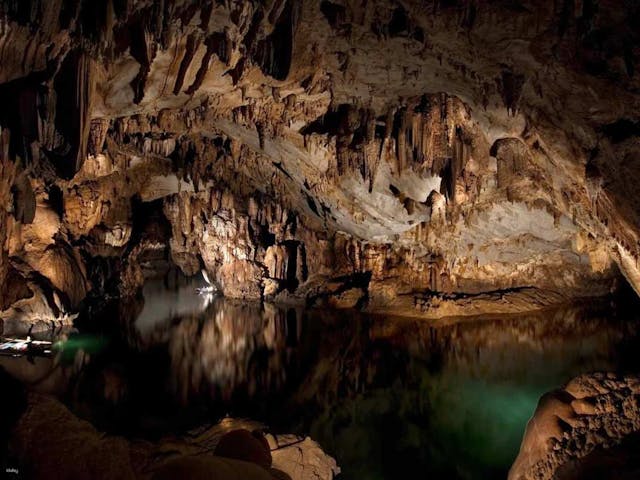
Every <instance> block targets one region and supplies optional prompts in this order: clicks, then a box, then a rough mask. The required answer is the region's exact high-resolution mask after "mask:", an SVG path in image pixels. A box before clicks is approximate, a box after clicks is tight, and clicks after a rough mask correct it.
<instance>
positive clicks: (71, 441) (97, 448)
mask: <svg viewBox="0 0 640 480" xmlns="http://www.w3.org/2000/svg"><path fill="white" fill-rule="evenodd" d="M261 428H263V426H262V425H260V424H258V423H256V422H251V421H244V420H236V419H231V418H226V419H224V420H222V422H221V423H219V424H217V425H213V426H210V427H207V428H202V429H200V430H199V431H196V432H192V433H191V434H189V435H187V436H186V437H185V438H184V439H177V438H167V439H164V440H161V441H159V442H156V443H153V444H152V443H149V442H146V441H142V440H138V441H130V440H126V439H124V438H121V437H116V436H109V435H105V434H103V433H100V432H98V431H97V430H95V428H94V427H92V426H91V425H90V424H89V423H88V422H86V421H83V420H80V419H79V418H77V417H76V416H74V415H73V414H72V413H71V412H70V411H69V410H67V409H66V408H65V407H64V406H63V405H62V404H61V403H60V402H58V401H57V400H55V399H54V398H53V397H50V396H47V395H43V394H38V393H29V394H28V395H27V405H26V407H25V408H24V413H22V414H21V415H20V416H19V418H18V420H17V422H16V423H15V425H14V426H13V430H12V434H11V439H10V442H9V451H10V452H11V454H12V457H13V458H14V459H16V460H17V462H18V464H17V465H16V466H15V468H17V469H18V470H19V471H20V474H21V475H26V476H30V477H38V478H39V477H43V476H45V477H47V478H87V477H92V478H100V479H116V478H140V479H147V478H149V479H151V478H153V479H162V478H177V477H180V478H185V477H186V478H211V476H212V475H214V476H215V478H221V479H229V480H231V479H256V480H261V479H264V480H269V479H278V480H281V479H290V480H307V479H312V478H313V479H323V480H331V479H332V478H333V477H334V476H335V475H336V474H338V473H339V472H340V469H339V468H338V467H337V465H336V463H335V461H334V460H333V459H332V458H331V457H329V456H328V455H326V454H325V453H324V452H323V451H322V450H321V449H320V447H319V446H318V444H317V443H316V442H314V441H312V440H311V439H310V438H308V437H307V438H298V437H296V436H294V435H271V434H269V435H268V436H267V439H266V441H264V447H263V449H264V454H263V455H262V456H263V457H265V455H266V457H265V458H268V463H267V464H264V465H263V464H261V463H260V462H259V461H257V459H256V458H255V451H256V447H255V445H254V444H253V443H254V442H255V441H254V442H251V441H248V439H249V440H251V438H252V437H251V434H250V431H249V430H248V429H251V430H256V431H258V430H259V429H261ZM238 432H246V435H241V436H240V438H239V439H235V440H234V439H229V435H233V434H234V433H236V434H237V433H238ZM236 437H237V435H236ZM256 438H264V437H263V436H262V434H260V435H259V436H256ZM228 439H229V440H231V441H229V440H228ZM223 444H224V446H223ZM221 447H222V448H221ZM258 448H260V444H259V443H258ZM35 459H37V461H35Z"/></svg>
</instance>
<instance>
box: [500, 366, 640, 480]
mask: <svg viewBox="0 0 640 480" xmlns="http://www.w3.org/2000/svg"><path fill="white" fill-rule="evenodd" d="M639 393H640V379H639V378H638V376H637V375H627V376H623V375H616V374H613V373H598V374H589V375H582V376H580V377H577V378H575V379H573V380H571V381H570V382H569V383H568V384H567V385H565V386H564V388H562V389H560V390H557V391H554V392H550V393H548V394H546V395H544V396H543V397H542V398H541V399H540V403H539V404H538V408H537V409H536V411H535V413H534V414H533V417H532V419H531V420H530V421H529V423H528V425H527V430H526V433H525V435H524V439H523V441H522V446H521V449H520V453H519V455H518V458H517V459H516V461H515V463H514V464H513V467H512V468H511V471H510V472H509V479H551V478H557V479H578V478H633V476H634V475H637V472H638V463H637V450H635V448H636V447H637V435H638V431H639V430H640V396H639ZM607 465H608V467H607ZM598 475H600V476H599V477H598Z"/></svg>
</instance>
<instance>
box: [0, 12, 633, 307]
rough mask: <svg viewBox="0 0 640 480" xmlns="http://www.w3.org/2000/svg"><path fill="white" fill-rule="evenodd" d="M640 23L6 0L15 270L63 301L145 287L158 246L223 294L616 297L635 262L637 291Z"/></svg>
mask: <svg viewBox="0 0 640 480" xmlns="http://www.w3.org/2000/svg"><path fill="white" fill-rule="evenodd" d="M639 18H640V14H639V9H638V7H637V6H634V5H633V4H625V5H624V6H623V7H620V6H619V5H617V3H616V2H612V1H605V0H601V1H588V2H586V1H585V2H574V1H567V2H548V3H546V4H540V2H533V1H531V2H527V1H520V2H501V1H497V2H480V1H476V0H469V1H453V2H442V1H433V2H426V3H425V2H417V1H416V2H412V1H404V2H396V1H391V0H376V1H368V2H365V3H364V4H362V3H359V2H350V1H344V2H330V1H328V0H323V1H321V2H317V1H310V0H307V1H304V2H302V1H294V0H276V1H270V2H264V3H258V2H223V3H222V2H221V3H218V2H209V1H200V2H182V1H179V0H171V1H164V2H151V1H120V0H101V1H98V2H88V1H83V0H75V1H53V2H49V1H46V2H45V1H39V0H31V1H24V2H12V1H3V2H1V3H0V65H2V67H1V68H0V97H1V98H2V100H3V103H4V105H6V106H7V107H6V108H5V109H3V112H2V113H1V114H0V125H1V126H2V135H3V136H2V139H3V140H2V146H3V148H2V150H1V152H2V159H1V160H2V168H3V169H2V171H1V172H0V173H1V175H0V179H1V180H2V182H3V183H2V188H0V192H1V193H2V195H4V196H3V197H2V199H3V200H6V201H5V202H3V204H4V205H6V208H5V209H4V210H3V211H2V212H0V220H2V223H1V224H0V225H1V227H2V228H0V240H3V241H2V245H3V250H2V258H1V259H0V281H2V280H6V279H7V278H8V276H9V273H10V268H11V270H12V271H14V273H15V275H13V277H12V278H18V277H20V278H22V280H20V281H19V283H20V284H21V285H22V286H23V287H24V286H25V285H26V287H25V288H26V290H24V288H21V289H17V288H16V291H18V290H19V294H16V295H17V297H20V299H21V300H22V301H23V304H22V306H21V307H20V308H21V309H22V311H24V310H25V309H26V308H27V307H26V306H25V305H26V304H25V302H27V300H26V299H28V298H32V299H33V300H32V301H31V304H33V302H34V301H35V299H36V298H40V297H43V298H44V300H42V299H40V300H39V301H40V306H39V307H38V309H36V310H37V311H39V312H40V313H39V315H41V316H48V317H47V318H49V317H50V318H59V317H60V314H61V312H67V311H73V310H74V309H77V308H78V306H79V304H80V303H81V301H82V299H83V298H84V297H85V296H86V295H87V294H91V293H90V292H93V294H96V295H98V294H99V293H100V292H103V291H104V290H105V289H108V288H115V289H116V290H117V291H118V293H119V294H123V295H131V294H133V293H134V292H135V291H136V290H137V288H138V287H139V286H140V284H141V283H142V281H143V279H144V271H145V265H146V263H148V260H149V258H154V255H155V256H164V257H166V258H171V259H172V261H173V262H175V263H176V264H177V265H179V266H180V267H181V268H182V269H183V270H184V271H185V272H186V273H195V272H197V271H198V270H200V269H202V268H204V269H206V270H207V271H208V272H209V274H210V277H211V278H213V279H215V280H216V282H217V283H218V285H219V286H220V287H221V289H222V290H223V292H224V293H225V294H227V295H229V296H236V297H251V298H273V299H277V300H281V301H288V302H297V303H306V304H329V305H333V306H361V307H365V308H370V309H373V310H384V309H396V310H398V311H400V310H402V311H403V312H404V313H409V314H418V315H424V316H429V315H441V314H446V313H460V312H463V311H464V308H461V307H460V305H459V304H456V301H457V299H459V298H460V296H461V295H466V296H469V295H476V296H479V295H483V294H487V293H488V292H496V291H497V292H500V293H499V294H500V295H501V296H505V295H506V296H507V298H511V297H509V295H512V294H513V295H516V296H515V297H513V299H514V300H513V301H506V302H503V303H506V304H508V306H506V307H504V308H506V309H507V310H509V309H511V310H513V311H519V310H520V309H525V308H527V306H528V307H531V306H540V305H544V304H545V303H546V302H548V301H559V300H566V299H569V298H575V297H581V296H590V295H600V294H603V293H606V292H608V291H609V290H610V289H611V288H612V287H613V285H614V284H615V282H616V281H617V276H618V271H619V270H620V271H621V272H622V273H623V274H624V276H625V277H626V278H627V280H628V281H629V283H631V285H632V286H634V288H636V289H638V288H639V286H640V270H639V269H638V254H639V252H640V244H639V242H638V231H639V228H640V220H639V218H638V217H637V212H638V211H639V210H638V208H637V206H638V205H637V202H638V196H637V191H636V190H637V189H636V187H635V185H636V184H637V177H638V175H640V169H638V168H637V167H638V165H637V159H638V151H639V149H638V134H639V133H640V131H639V130H638V125H639V124H640V120H638V112H639V111H640V109H639V108H638V107H640V100H639V98H640V97H639V96H638V94H637V91H638V87H639V84H638V74H637V72H636V68H635V67H636V64H637V62H638V57H639V55H640V53H639V49H638V31H640V28H638V26H639V25H638V22H639ZM141 204H147V205H153V208H154V209H155V210H153V211H154V212H155V213H154V215H155V217H154V218H153V219H147V218H146V217H145V215H140V214H139V213H137V212H141V211H142V210H141V208H140V205H141ZM161 224H162V225H161ZM154 252H155V253H154ZM9 265H11V267H9ZM16 275H17V276H16ZM114 279H115V280H114ZM5 283H6V282H5ZM13 283H14V284H16V283H15V282H13ZM531 288H534V289H538V290H541V291H545V292H548V294H547V296H546V297H545V296H544V295H538V294H532V293H531V290H530V289H531ZM29 291H31V292H32V293H33V292H41V293H42V294H41V295H40V294H39V293H38V294H33V295H32V297H29V294H28V292H29ZM54 294H55V295H54ZM4 295H5V296H8V293H4ZM16 295H14V296H16ZM479 298H484V297H479ZM489 298H490V297H489ZM545 298H547V299H548V300H545ZM0 300H1V298H0ZM16 301H18V300H16V298H12V302H11V303H15V302H16ZM452 302H453V303H452ZM27 303H28V302H27ZM485 303H486V305H487V306H488V305H489V304H490V302H489V301H486V302H485ZM31 304H30V305H31ZM8 306H9V305H3V308H4V309H5V310H4V313H3V315H4V318H7V317H8V315H9V313H7V311H8V310H6V309H7V308H8ZM15 307H16V306H15V305H14V307H13V310H12V311H11V312H12V313H11V314H12V315H15V313H16V311H17V310H16V308H15ZM29 308H31V309H32V310H33V309H34V308H35V307H33V306H32V305H31V306H30V307H29Z"/></svg>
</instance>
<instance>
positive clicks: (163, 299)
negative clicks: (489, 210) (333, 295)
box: [3, 283, 640, 479]
mask: <svg viewBox="0 0 640 480" xmlns="http://www.w3.org/2000/svg"><path fill="white" fill-rule="evenodd" d="M118 308H119V309H118V310H112V311H109V312H106V313H105V314H104V315H102V317H100V318H98V317H97V318H94V319H90V320H91V322H89V324H90V325H92V327H91V328H93V329H94V331H93V332H88V331H87V330H86V329H84V332H83V333H78V334H73V335H71V336H70V337H69V338H68V339H67V340H66V341H61V343H60V344H59V348H60V349H61V351H62V355H64V357H65V359H66V364H67V365H68V367H66V368H67V369H66V370H64V369H63V371H62V372H58V374H57V375H58V378H56V379H55V380H52V381H51V383H52V385H55V389H57V391H58V393H59V394H60V395H61V396H62V398H63V399H64V400H65V401H66V402H67V403H68V405H70V407H71V408H72V409H73V410H74V411H75V412H76V413H77V414H78V415H80V416H83V417H85V418H87V419H89V420H90V421H92V422H93V423H94V424H95V425H96V426H97V427H98V428H100V429H104V430H107V431H111V432H115V433H120V434H124V435H127V436H135V437H140V436H142V437H147V438H151V439H153V438H155V437H158V436H160V435H163V434H166V433H180V432H181V431H185V430H187V429H189V428H193V427H195V426H197V425H200V424H203V423H207V422H214V421H216V420H217V419H219V418H220V417H222V416H224V415H226V414H229V415H232V416H245V417H250V418H252V419H256V420H260V421H263V422H264V423H266V424H267V425H269V426H270V427H271V428H272V429H273V430H274V431H276V432H294V433H301V434H309V435H311V437H312V438H314V439H315V440H317V441H318V442H319V443H320V444H321V446H322V447H323V448H324V449H325V451H327V452H328V453H330V454H332V455H333V456H334V457H335V458H336V459H337V461H338V464H339V465H340V467H341V468H342V472H343V473H342V475H341V478H344V479H382V478H401V477H402V475H407V478H414V477H415V473H416V472H417V473H419V477H420V478H451V479H456V478H460V479H485V478H505V477H506V472H507V471H508V468H509V467H510V465H511V463H512V462H513V459H514V458H515V456H516V454H517V451H518V448H519V445H520V440H521V438H522V434H523V431H524V428H525V425H526V422H527V420H528V419H529V417H530V416H531V414H532V412H533V410H534V409H535V406H536V404H537V401H538V399H539V397H540V395H542V394H543V393H544V392H546V391H549V390H551V389H553V388H556V387H558V386H560V385H562V384H563V383H565V382H566V381H567V380H569V379H570V378H571V377H573V376H576V375H578V374H580V373H584V372H591V371H597V370H607V371H611V370H636V369H638V368H637V367H638V366H637V365H636V362H635V360H634V359H635V357H636V354H635V352H636V351H637V348H638V346H640V341H639V340H638V327H637V323H636V322H635V320H634V319H633V318H631V317H630V316H628V315H626V314H623V313H622V312H621V311H620V310H621V309H616V308H615V307H612V306H610V305H604V306H600V307H596V306H591V307H589V308H588V309H585V308H582V309H581V308H564V309H557V310H550V311H545V312H541V313H538V314H533V315H520V316H512V317H494V318H482V319H473V320H465V321H462V322H449V323H448V324H446V323H443V322H440V324H433V323H432V322H431V323H430V322H427V321H424V320H422V321H413V320H406V319H396V318H389V317H374V316H370V315H363V314H358V313H355V312H328V311H318V310H307V311H305V310H302V309H297V308H284V309H283V308H276V307H274V306H271V305H260V304H251V303H236V302H230V301H225V300H223V299H220V298H215V297H203V296H202V295H197V294H196V293H195V285H194V284H186V285H182V286H181V287H178V286H171V287H170V288H168V289H167V288H166V286H165V285H163V284H162V283H150V284H148V285H147V287H145V301H144V305H142V302H140V303H138V304H136V305H133V306H128V307H127V308H124V307H123V306H119V307H118ZM80 330H81V331H83V328H82V327H80ZM3 361H5V362H6V361H9V360H3ZM3 365H5V366H6V363H5V364H3ZM19 368H20V367H17V366H16V365H14V366H13V370H14V371H15V370H16V369H18V370H19ZM29 368H32V367H29ZM42 369H46V366H44V367H42ZM52 388H53V387H52Z"/></svg>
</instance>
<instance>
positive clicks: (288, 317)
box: [167, 298, 301, 404]
mask: <svg viewBox="0 0 640 480" xmlns="http://www.w3.org/2000/svg"><path fill="white" fill-rule="evenodd" d="M300 322H301V319H300V317H299V315H298V314H297V312H296V311H295V310H293V309H291V310H289V311H284V310H281V309H277V308H274V307H271V306H266V307H265V308H263V307H262V306H261V305H259V304H238V303H232V302H229V301H225V300H223V299H221V298H217V299H215V300H214V301H213V302H212V304H211V305H210V306H209V308H207V309H206V310H205V311H204V312H203V313H202V314H201V315H199V316H191V317H188V318H183V319H182V321H181V322H180V323H178V324H176V325H174V326H173V327H171V332H170V334H169V335H168V338H169V339H168V345H167V351H168V353H169V355H170V357H171V385H172V387H173V389H174V391H175V393H176V394H177V395H178V396H179V398H180V400H181V401H182V402H183V403H185V404H186V403H187V402H188V400H189V399H190V398H191V397H192V396H194V395H200V394H203V393H208V394H209V395H212V396H214V397H219V398H221V399H222V400H230V399H231V398H232V396H233V394H234V393H237V392H239V391H242V392H243V393H244V394H246V395H249V396H253V395H256V394H257V393H258V392H261V394H264V393H265V392H270V391H275V390H277V389H279V388H281V387H282V386H283V385H284V383H285V382H286V378H287V370H288V369H289V367H290V365H289V364H290V360H291V358H292V353H293V348H294V347H295V346H296V345H297V343H298V334H299V332H300V329H301V325H300Z"/></svg>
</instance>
